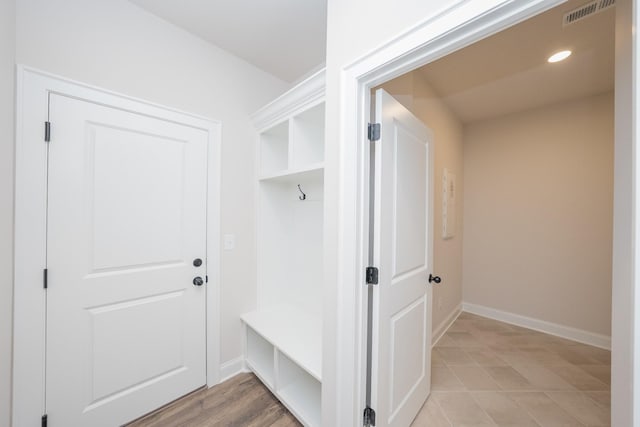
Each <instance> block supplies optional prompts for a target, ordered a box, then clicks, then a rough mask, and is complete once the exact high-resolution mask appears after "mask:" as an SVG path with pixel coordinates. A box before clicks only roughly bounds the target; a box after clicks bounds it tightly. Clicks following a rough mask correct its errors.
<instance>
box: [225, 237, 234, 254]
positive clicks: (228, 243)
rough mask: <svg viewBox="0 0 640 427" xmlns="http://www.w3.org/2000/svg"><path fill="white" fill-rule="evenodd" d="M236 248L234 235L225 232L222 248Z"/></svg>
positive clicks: (230, 249)
mask: <svg viewBox="0 0 640 427" xmlns="http://www.w3.org/2000/svg"><path fill="white" fill-rule="evenodd" d="M235 248H236V235H235V234H225V235H224V250H225V251H232V250H234V249H235Z"/></svg>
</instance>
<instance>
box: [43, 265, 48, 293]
mask: <svg viewBox="0 0 640 427" xmlns="http://www.w3.org/2000/svg"><path fill="white" fill-rule="evenodd" d="M42 285H43V286H44V288H45V289H47V288H48V287H49V269H48V268H45V269H44V270H43V271H42Z"/></svg>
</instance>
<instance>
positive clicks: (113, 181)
mask: <svg viewBox="0 0 640 427" xmlns="http://www.w3.org/2000/svg"><path fill="white" fill-rule="evenodd" d="M49 108H50V110H49V111H50V121H51V122H52V132H51V133H52V137H51V142H50V144H49V184H48V215H47V217H48V233H47V234H48V236H47V257H48V259H47V268H48V289H47V331H46V337H47V349H46V354H47V356H46V406H47V414H48V424H49V426H92V427H98V426H105V427H107V426H109V427H112V426H117V425H122V424H123V423H125V422H128V421H131V420H133V419H135V418H137V417H139V416H141V415H143V414H145V413H147V412H149V411H151V410H153V409H155V408H157V407H159V406H161V405H163V404H165V403H168V402H170V401H171V400H174V399H176V398H178V397H180V396H182V395H184V394H186V393H188V392H190V391H192V390H194V389H196V388H198V387H200V386H203V385H205V383H206V335H205V332H206V331H205V327H206V326H205V314H206V311H205V303H206V299H205V292H206V285H204V280H205V278H206V271H205V268H206V263H205V262H204V260H205V257H206V214H207V212H206V208H207V138H208V136H207V132H206V131H204V130H202V129H197V128H194V127H190V126H186V125H181V124H178V123H175V122H171V121H168V120H162V119H158V118H153V117H149V116H145V115H142V114H136V113H134V112H130V111H125V110H120V109H117V108H113V107H108V106H104V105H99V104H95V103H91V102H88V101H82V100H79V99H75V98H71V97H66V96H62V95H57V94H51V95H50V104H49ZM196 259H201V260H202V262H198V261H195V260H196ZM196 277H200V278H202V281H200V280H199V279H195V278H196Z"/></svg>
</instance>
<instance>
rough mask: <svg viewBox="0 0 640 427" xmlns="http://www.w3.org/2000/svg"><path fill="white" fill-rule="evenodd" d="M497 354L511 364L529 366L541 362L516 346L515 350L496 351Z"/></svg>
mask: <svg viewBox="0 0 640 427" xmlns="http://www.w3.org/2000/svg"><path fill="white" fill-rule="evenodd" d="M496 354H497V355H498V356H499V357H500V358H501V359H502V360H504V361H505V362H507V363H508V364H509V365H511V366H527V365H538V364H539V362H537V361H536V360H535V359H533V358H532V357H531V356H530V355H529V354H527V353H525V352H524V351H521V350H520V349H518V348H515V349H513V350H505V351H496Z"/></svg>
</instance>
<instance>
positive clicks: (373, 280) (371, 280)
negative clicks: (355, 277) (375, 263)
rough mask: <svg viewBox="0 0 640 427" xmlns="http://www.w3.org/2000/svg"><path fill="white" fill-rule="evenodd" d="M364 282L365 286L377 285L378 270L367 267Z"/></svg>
mask: <svg viewBox="0 0 640 427" xmlns="http://www.w3.org/2000/svg"><path fill="white" fill-rule="evenodd" d="M366 282H367V285H377V284H378V268H377V267H367V270H366Z"/></svg>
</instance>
